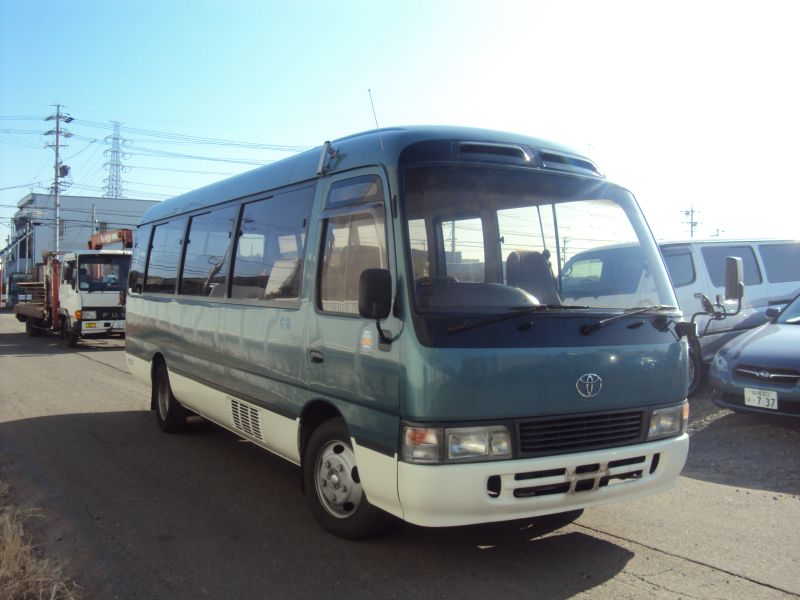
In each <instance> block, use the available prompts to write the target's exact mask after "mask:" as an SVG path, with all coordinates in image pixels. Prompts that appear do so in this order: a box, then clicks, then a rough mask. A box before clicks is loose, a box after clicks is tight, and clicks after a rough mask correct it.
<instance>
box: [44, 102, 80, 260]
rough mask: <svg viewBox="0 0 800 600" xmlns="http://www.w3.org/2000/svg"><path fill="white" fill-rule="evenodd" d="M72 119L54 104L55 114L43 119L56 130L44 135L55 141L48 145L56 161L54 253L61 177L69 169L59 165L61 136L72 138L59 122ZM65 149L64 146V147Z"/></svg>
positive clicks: (58, 234) (59, 235) (66, 173)
mask: <svg viewBox="0 0 800 600" xmlns="http://www.w3.org/2000/svg"><path fill="white" fill-rule="evenodd" d="M72 120H73V119H72V117H70V116H69V115H68V114H66V113H62V112H61V105H60V104H56V114H54V115H50V116H49V117H47V118H46V119H45V121H55V122H56V128H55V129H51V130H50V131H46V132H45V135H55V136H56V140H55V143H54V144H48V145H47V147H48V148H53V149H54V150H55V151H56V160H55V163H54V165H53V171H54V172H55V175H54V178H53V195H54V196H55V205H56V206H55V208H56V210H55V213H56V214H55V227H54V229H55V251H56V252H58V251H59V250H60V245H61V244H60V241H61V231H60V225H61V181H60V179H61V178H62V177H66V176H67V175H69V167H68V166H67V165H62V164H61V154H60V152H61V136H64V137H65V138H68V137H72V134H71V133H70V132H69V131H66V130H65V129H62V128H61V122H62V121H63V122H64V123H71V122H72ZM65 147H66V146H65Z"/></svg>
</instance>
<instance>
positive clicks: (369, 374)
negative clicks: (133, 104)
mask: <svg viewBox="0 0 800 600" xmlns="http://www.w3.org/2000/svg"><path fill="white" fill-rule="evenodd" d="M609 243H629V244H630V245H632V246H635V247H636V248H637V250H636V251H637V252H638V253H639V255H640V256H639V257H638V260H640V262H641V263H642V264H644V265H645V269H646V273H647V276H648V278H649V279H648V281H649V285H648V286H647V295H646V298H645V297H643V298H641V299H637V298H629V297H627V296H625V304H624V305H621V304H619V303H614V301H613V300H614V296H608V298H610V300H611V301H610V302H609V303H608V304H603V303H599V305H598V303H592V304H593V305H592V306H587V305H571V304H569V303H567V302H565V301H563V300H562V299H563V297H564V295H563V294H562V292H561V271H562V269H563V267H564V265H565V263H566V261H567V260H569V258H570V257H572V256H574V255H575V254H577V253H579V252H585V251H587V250H590V249H591V248H594V247H598V246H604V245H608V244H609ZM637 276H640V273H639V272H637ZM638 285H639V281H638V280H637V281H636V282H631V286H630V287H631V289H638V288H637V286H638ZM639 287H641V286H639ZM677 306H678V304H677V302H676V300H675V295H674V293H673V290H672V288H671V286H670V281H669V278H668V276H667V273H666V271H665V268H664V264H663V261H662V258H661V255H660V254H659V250H658V248H657V246H656V244H655V243H654V241H653V238H652V235H651V233H650V231H649V229H648V226H647V224H646V223H645V220H644V218H643V216H642V214H641V211H640V210H639V208H638V206H637V203H636V201H635V199H634V197H633V196H632V195H631V194H630V192H628V191H627V190H625V189H624V188H622V187H619V186H617V185H614V184H612V183H609V182H608V181H606V180H605V178H604V177H603V176H602V175H601V174H600V173H599V172H598V170H597V168H596V167H595V165H594V164H593V163H592V161H591V160H589V159H587V158H585V157H583V156H580V155H579V154H577V153H575V152H573V151H571V150H569V149H567V148H564V147H562V146H559V145H555V144H552V143H549V142H545V141H542V140H539V139H533V138H529V137H525V136H520V135H514V134H508V133H499V132H492V131H484V130H476V129H462V128H448V127H408V128H392V129H381V130H375V131H370V132H367V133H362V134H358V135H353V136H350V137H346V138H342V139H339V140H336V141H333V142H326V143H325V144H324V145H322V146H321V147H319V148H316V149H314V150H310V151H308V152H305V153H302V154H298V155H296V156H294V157H291V158H288V159H285V160H282V161H280V162H276V163H274V164H271V165H269V166H265V167H262V168H259V169H256V170H254V171H251V172H249V173H245V174H243V175H239V176H236V177H233V178H230V179H228V180H225V181H222V182H220V183H216V184H213V185H210V186H208V187H205V188H202V189H199V190H196V191H192V192H189V193H187V194H184V195H181V196H178V197H176V198H173V199H171V200H168V201H166V202H164V203H162V204H160V205H158V206H154V207H152V208H151V209H150V210H148V212H147V213H145V215H144V216H143V218H142V221H141V223H140V225H139V227H138V230H137V232H136V236H135V247H134V251H133V260H132V265H131V273H130V279H129V295H128V309H127V350H126V351H127V364H128V367H129V369H130V371H131V373H133V374H134V375H136V376H138V377H139V378H141V379H142V380H144V381H145V382H147V384H148V385H150V386H152V398H151V408H152V409H153V410H154V411H155V414H156V417H157V421H158V424H159V425H160V427H161V428H162V429H163V430H164V431H166V432H169V433H172V432H180V431H183V430H185V429H186V427H187V426H188V425H187V417H189V416H191V415H199V416H202V417H204V418H205V419H208V420H210V421H213V422H214V423H217V424H218V425H220V426H222V427H225V428H227V429H229V430H231V431H233V432H234V433H236V434H237V435H239V436H241V437H243V438H245V439H247V440H249V441H250V442H252V443H254V444H256V445H258V446H261V447H262V448H265V449H266V450H269V451H271V452H273V453H275V454H277V455H279V456H282V457H284V458H285V459H287V460H289V461H291V462H293V463H295V464H297V465H299V466H300V467H301V469H302V473H303V481H304V488H305V494H306V496H307V498H308V500H309V503H310V506H311V509H312V512H313V513H314V515H315V516H316V518H317V519H318V520H319V522H320V523H321V525H322V526H323V527H324V528H325V529H327V530H328V531H330V532H332V533H335V534H337V535H340V536H343V537H350V538H359V537H364V536H367V535H370V534H373V533H375V532H377V531H380V530H381V529H382V528H384V527H385V526H386V525H387V524H388V523H389V522H391V520H392V517H396V518H399V519H403V520H405V521H408V522H410V523H414V524H418V525H423V526H433V527H438V526H453V525H465V524H473V523H485V522H494V521H502V520H511V519H520V518H528V517H533V516H538V515H546V514H554V513H562V512H575V513H577V514H579V512H578V511H579V510H581V509H583V508H586V507H591V506H596V505H600V504H605V503H609V502H616V501H619V500H624V499H628V498H634V497H638V496H642V495H646V494H652V493H658V492H663V491H665V490H667V489H669V488H670V487H671V486H672V485H673V484H674V482H675V480H676V478H677V477H678V474H679V473H680V471H681V469H682V468H683V465H684V462H685V460H686V455H687V451H688V437H687V434H686V422H687V418H688V405H687V404H686V390H687V377H688V375H687V343H686V339H685V337H684V335H685V333H684V332H685V331H686V330H685V328H682V327H680V326H679V321H680V319H681V316H682V315H681V313H680V310H679V309H678V308H677Z"/></svg>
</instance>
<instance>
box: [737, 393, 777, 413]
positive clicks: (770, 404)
mask: <svg viewBox="0 0 800 600" xmlns="http://www.w3.org/2000/svg"><path fill="white" fill-rule="evenodd" d="M744 403H745V404H746V405H747V406H757V407H758V408H769V409H772V410H778V392H772V391H769V390H756V389H753V388H744Z"/></svg>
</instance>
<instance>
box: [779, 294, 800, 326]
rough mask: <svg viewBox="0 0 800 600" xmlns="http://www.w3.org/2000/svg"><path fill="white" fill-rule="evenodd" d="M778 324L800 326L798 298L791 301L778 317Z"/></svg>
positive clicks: (799, 301)
mask: <svg viewBox="0 0 800 600" xmlns="http://www.w3.org/2000/svg"><path fill="white" fill-rule="evenodd" d="M778 323H788V324H790V325H800V296H797V297H796V298H795V299H794V300H792V302H791V304H789V306H787V307H786V308H785V309H784V310H783V312H782V313H781V314H780V316H779V317H778Z"/></svg>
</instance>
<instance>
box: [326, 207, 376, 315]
mask: <svg viewBox="0 0 800 600" xmlns="http://www.w3.org/2000/svg"><path fill="white" fill-rule="evenodd" d="M380 268H384V269H386V268H388V260H387V258H386V231H385V228H384V218H383V209H382V208H379V209H375V210H372V211H369V212H363V213H355V214H346V215H340V216H336V217H331V218H330V219H327V221H326V223H325V244H324V245H323V255H322V260H321V261H320V269H321V275H320V294H319V298H320V300H319V307H320V308H321V309H322V310H324V311H326V312H334V313H343V314H353V315H357V314H358V282H359V279H360V277H361V272H362V271H364V270H365V269H380Z"/></svg>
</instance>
